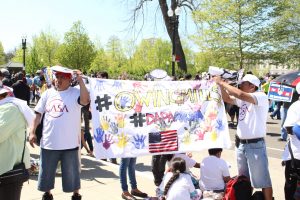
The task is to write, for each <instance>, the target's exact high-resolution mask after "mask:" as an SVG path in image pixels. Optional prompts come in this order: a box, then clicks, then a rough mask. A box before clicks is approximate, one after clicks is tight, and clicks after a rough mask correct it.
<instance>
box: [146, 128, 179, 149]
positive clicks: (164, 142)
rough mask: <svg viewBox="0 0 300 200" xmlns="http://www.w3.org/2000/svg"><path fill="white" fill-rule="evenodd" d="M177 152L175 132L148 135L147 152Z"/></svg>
mask: <svg viewBox="0 0 300 200" xmlns="http://www.w3.org/2000/svg"><path fill="white" fill-rule="evenodd" d="M169 151H178V137H177V131H176V130H169V131H161V132H152V133H149V152H150V153H160V152H169Z"/></svg>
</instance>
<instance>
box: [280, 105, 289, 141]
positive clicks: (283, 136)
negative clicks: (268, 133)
mask: <svg viewBox="0 0 300 200" xmlns="http://www.w3.org/2000/svg"><path fill="white" fill-rule="evenodd" d="M287 111H288V108H284V107H283V106H281V109H280V117H281V124H280V126H281V133H280V137H281V139H283V140H286V139H287V132H286V129H285V128H284V127H283V124H284V122H285V119H286V114H287Z"/></svg>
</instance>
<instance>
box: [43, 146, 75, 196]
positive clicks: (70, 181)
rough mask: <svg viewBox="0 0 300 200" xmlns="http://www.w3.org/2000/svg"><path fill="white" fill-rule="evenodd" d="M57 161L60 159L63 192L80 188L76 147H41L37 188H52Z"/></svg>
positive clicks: (45, 190)
mask: <svg viewBox="0 0 300 200" xmlns="http://www.w3.org/2000/svg"><path fill="white" fill-rule="evenodd" d="M58 161H61V173H62V186H63V191H64V192H74V191H75V190H79V189H80V166H79V156H78V149H74V150H73V149H72V150H48V149H42V148H41V154H40V171H39V177H38V190H40V191H43V192H47V191H50V190H52V189H53V188H54V181H55V174H56V168H57V164H58Z"/></svg>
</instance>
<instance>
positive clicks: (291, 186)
mask: <svg viewBox="0 0 300 200" xmlns="http://www.w3.org/2000/svg"><path fill="white" fill-rule="evenodd" d="M295 165H296V166H298V167H299V166H300V160H297V159H295ZM291 172H292V168H291V161H290V160H288V161H286V162H285V172H284V173H285V185H284V195H285V200H294V194H295V191H296V187H297V178H296V177H294V176H291Z"/></svg>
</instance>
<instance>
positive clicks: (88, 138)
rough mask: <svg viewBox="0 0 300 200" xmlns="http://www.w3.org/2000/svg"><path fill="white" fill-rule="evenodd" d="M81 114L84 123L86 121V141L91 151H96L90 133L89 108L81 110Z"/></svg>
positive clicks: (85, 107)
mask: <svg viewBox="0 0 300 200" xmlns="http://www.w3.org/2000/svg"><path fill="white" fill-rule="evenodd" d="M81 112H82V115H83V121H84V140H85V141H86V142H87V143H88V145H89V149H90V150H91V151H93V150H94V146H93V141H92V136H91V133H90V117H91V116H90V115H91V114H90V111H89V106H84V107H82V108H81Z"/></svg>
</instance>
